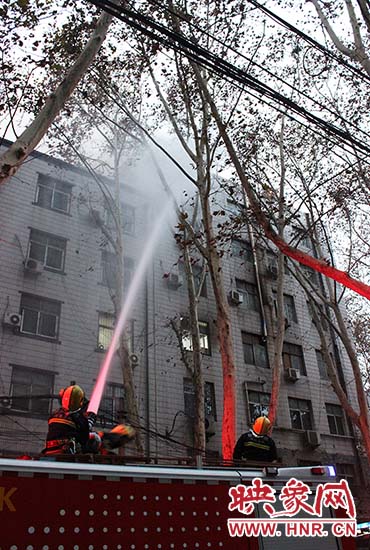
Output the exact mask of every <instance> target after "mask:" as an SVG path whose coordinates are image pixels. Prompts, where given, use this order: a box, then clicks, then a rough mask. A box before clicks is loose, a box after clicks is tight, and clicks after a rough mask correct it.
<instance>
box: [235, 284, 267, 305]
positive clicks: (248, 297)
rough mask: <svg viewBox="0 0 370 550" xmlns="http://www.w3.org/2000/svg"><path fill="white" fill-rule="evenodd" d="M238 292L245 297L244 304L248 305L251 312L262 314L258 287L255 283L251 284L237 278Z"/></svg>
mask: <svg viewBox="0 0 370 550" xmlns="http://www.w3.org/2000/svg"><path fill="white" fill-rule="evenodd" d="M235 286H236V290H237V291H238V292H240V293H241V294H242V295H243V298H245V299H244V300H243V304H242V306H244V304H246V305H247V308H248V310H249V311H254V312H255V313H259V314H260V313H261V305H260V300H259V295H258V287H257V285H255V284H254V283H250V282H248V281H246V280H244V279H239V278H237V277H236V278H235Z"/></svg>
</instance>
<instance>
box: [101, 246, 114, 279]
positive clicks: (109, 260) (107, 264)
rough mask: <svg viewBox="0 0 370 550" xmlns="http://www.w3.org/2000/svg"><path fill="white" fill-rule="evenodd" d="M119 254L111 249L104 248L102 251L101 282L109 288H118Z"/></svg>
mask: <svg viewBox="0 0 370 550" xmlns="http://www.w3.org/2000/svg"><path fill="white" fill-rule="evenodd" d="M117 270H118V264H117V256H116V255H115V254H114V253H113V252H110V251H109V250H102V253H101V273H102V278H101V283H102V284H103V285H104V286H107V287H109V288H116V285H117Z"/></svg>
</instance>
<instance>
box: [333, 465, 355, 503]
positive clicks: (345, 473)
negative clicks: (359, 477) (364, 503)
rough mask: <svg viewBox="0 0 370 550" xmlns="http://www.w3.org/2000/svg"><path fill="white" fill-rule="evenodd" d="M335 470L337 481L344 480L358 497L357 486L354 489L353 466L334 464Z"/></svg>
mask: <svg viewBox="0 0 370 550" xmlns="http://www.w3.org/2000/svg"><path fill="white" fill-rule="evenodd" d="M335 469H336V471H337V477H338V479H346V480H347V481H348V485H349V487H350V489H351V491H352V493H353V494H354V495H356V496H357V495H358V493H359V490H358V488H359V486H357V487H356V475H355V466H354V464H338V463H337V464H336V465H335Z"/></svg>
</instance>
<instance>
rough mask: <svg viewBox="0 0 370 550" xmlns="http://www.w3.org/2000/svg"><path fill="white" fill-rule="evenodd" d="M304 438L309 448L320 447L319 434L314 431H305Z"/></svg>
mask: <svg viewBox="0 0 370 550" xmlns="http://www.w3.org/2000/svg"><path fill="white" fill-rule="evenodd" d="M305 438H306V444H307V445H308V446H309V447H318V446H319V445H321V437H320V434H319V432H315V431H314V430H307V431H306V432H305Z"/></svg>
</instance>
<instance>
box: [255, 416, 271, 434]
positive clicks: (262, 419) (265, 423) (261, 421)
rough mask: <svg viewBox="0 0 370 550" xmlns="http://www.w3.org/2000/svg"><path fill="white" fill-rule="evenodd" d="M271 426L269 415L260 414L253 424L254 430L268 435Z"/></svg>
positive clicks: (256, 432)
mask: <svg viewBox="0 0 370 550" xmlns="http://www.w3.org/2000/svg"><path fill="white" fill-rule="evenodd" d="M270 427H271V422H270V420H269V419H268V418H267V416H259V417H258V418H256V420H255V421H254V424H253V428H252V430H253V431H254V433H255V434H257V435H266V434H267V433H268V432H269V430H270Z"/></svg>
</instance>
